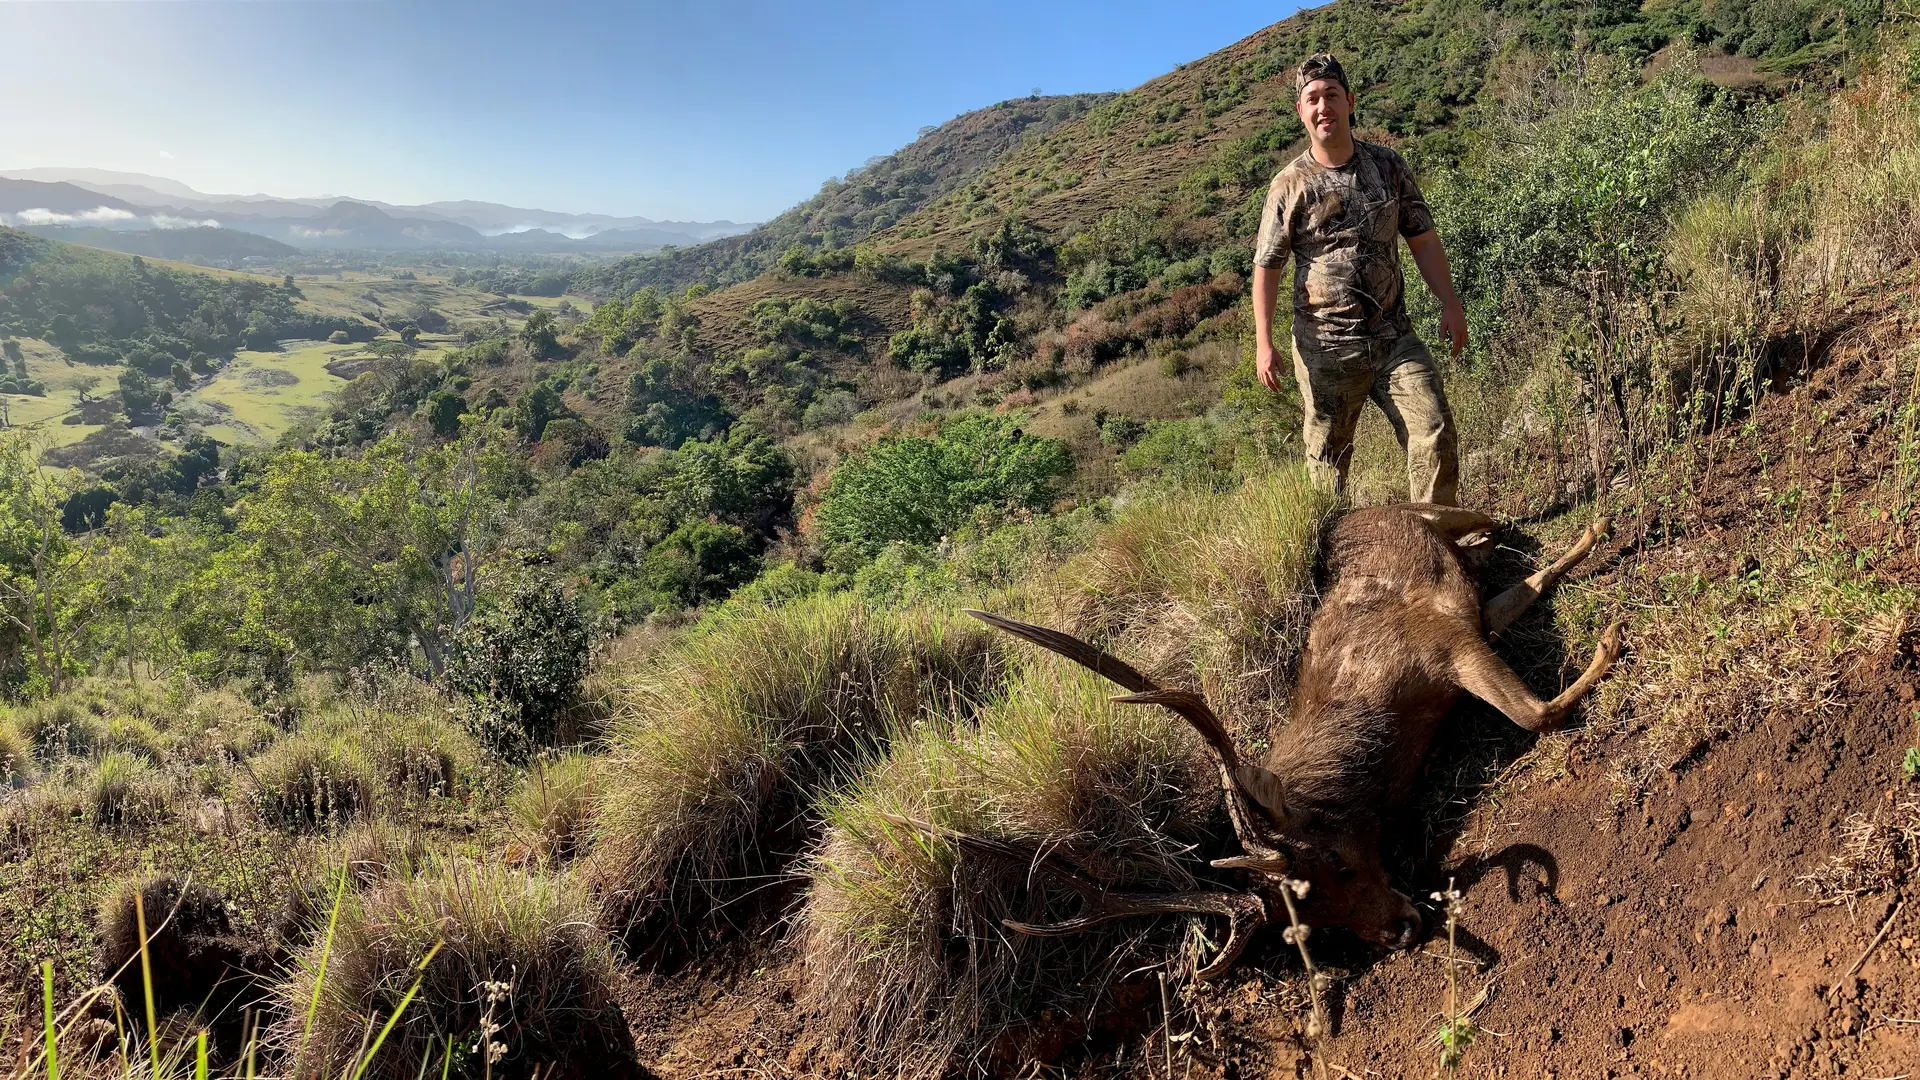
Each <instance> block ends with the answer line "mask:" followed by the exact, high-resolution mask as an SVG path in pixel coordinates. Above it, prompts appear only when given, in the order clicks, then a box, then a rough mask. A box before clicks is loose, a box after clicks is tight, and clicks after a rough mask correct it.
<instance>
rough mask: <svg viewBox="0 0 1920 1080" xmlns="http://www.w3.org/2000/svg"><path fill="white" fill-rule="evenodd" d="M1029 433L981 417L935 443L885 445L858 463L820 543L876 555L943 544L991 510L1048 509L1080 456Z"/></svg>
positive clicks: (827, 504) (846, 466)
mask: <svg viewBox="0 0 1920 1080" xmlns="http://www.w3.org/2000/svg"><path fill="white" fill-rule="evenodd" d="M1020 425H1021V420H1020V418H1019V417H1018V416H1013V415H1001V416H994V415H988V414H984V413H976V414H973V415H969V416H962V417H958V418H955V419H951V420H948V421H946V422H945V423H944V424H942V425H941V428H940V432H939V434H938V435H936V436H934V437H932V438H925V437H921V436H915V435H907V436H897V437H894V438H889V439H882V440H881V441H880V442H878V443H876V444H874V445H873V446H872V447H871V448H869V449H867V450H865V451H863V452H858V453H854V454H851V455H849V456H848V457H847V458H846V459H845V460H844V461H842V462H841V463H840V465H839V467H838V468H836V469H834V471H833V476H832V477H831V478H830V479H829V480H828V481H827V486H826V491H825V493H824V495H823V497H822V499H821V502H820V506H819V509H818V511H817V512H816V514H815V521H816V522H817V523H818V527H819V531H820V536H821V538H822V539H823V540H825V541H827V542H828V543H829V544H834V545H844V546H846V547H848V548H851V549H853V550H856V551H859V552H861V553H863V554H865V555H868V556H872V555H874V554H877V553H878V552H879V551H880V549H881V548H883V547H885V546H886V545H888V544H890V543H896V542H897V543H906V544H920V545H927V546H931V545H933V544H936V543H938V542H939V541H940V539H941V538H942V537H945V536H949V535H951V534H953V533H954V532H955V531H956V530H958V529H959V528H960V527H961V526H962V525H963V524H966V523H967V522H968V521H970V520H972V519H974V517H975V515H976V513H977V512H979V511H981V510H983V509H985V510H989V511H994V510H998V511H1003V512H1004V511H1012V510H1016V509H1020V508H1028V509H1035V510H1039V509H1045V508H1046V507H1047V506H1048V504H1050V503H1051V502H1052V501H1053V492H1054V482H1055V481H1056V480H1058V479H1059V478H1060V477H1062V476H1065V475H1066V474H1067V473H1069V472H1071V471H1072V470H1073V456H1072V455H1071V454H1069V453H1068V452H1067V448H1066V445H1065V444H1064V443H1062V442H1061V441H1060V440H1058V439H1043V438H1038V437H1036V436H1032V435H1028V434H1026V433H1025V432H1024V431H1023V430H1022V429H1021V426H1020Z"/></svg>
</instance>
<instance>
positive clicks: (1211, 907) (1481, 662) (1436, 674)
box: [955, 504, 1621, 977]
mask: <svg viewBox="0 0 1920 1080" xmlns="http://www.w3.org/2000/svg"><path fill="white" fill-rule="evenodd" d="M1495 527H1496V523H1495V522H1494V521H1493V519H1491V518H1489V517H1487V516H1485V515H1483V514H1479V513H1475V512H1473V511H1470V510H1461V509H1458V508H1455V507H1447V506H1435V505H1427V504H1406V505H1401V506H1386V507H1377V508H1373V509H1367V510H1359V511H1354V512H1352V513H1349V514H1347V515H1346V516H1345V517H1343V518H1341V519H1340V521H1339V522H1337V523H1336V524H1335V525H1334V526H1333V527H1332V528H1331V529H1330V530H1329V531H1328V533H1327V535H1326V537H1325V540H1324V546H1323V549H1322V556H1323V559H1322V563H1323V567H1324V570H1325V579H1326V583H1325V588H1324V594H1325V595H1324V599H1323V600H1322V602H1321V605H1320V608H1319V610H1318V611H1317V612H1316V613H1315V614H1314V617H1313V622H1312V624H1311V626H1310V628H1309V631H1308V638H1307V647H1306V650H1305V651H1304V653H1303V654H1302V656H1301V661H1300V672H1299V676H1298V678H1297V679H1296V681H1295V693H1294V700H1293V708H1292V718H1291V721H1290V722H1289V723H1288V724H1287V725H1286V727H1284V728H1283V729H1281V730H1280V731H1278V732H1276V733H1274V740H1273V749H1272V750H1271V752H1270V753H1269V754H1268V755H1267V757H1266V759H1265V762H1264V763H1263V764H1262V765H1257V766H1254V765H1243V764H1241V763H1240V759H1239V756H1238V753H1237V750H1236V747H1235V745H1234V742H1233V739H1232V736H1231V735H1229V734H1228V732H1227V730H1226V728H1225V726H1224V725H1223V724H1221V723H1220V721H1219V719H1218V718H1217V717H1216V716H1215V715H1214V714H1213V711H1212V710H1211V709H1210V708H1208V706H1207V704H1206V702H1205V701H1204V700H1203V699H1202V698H1201V697H1200V696H1199V695H1197V694H1194V693H1191V692H1188V691H1184V690H1177V689H1168V688H1163V687H1160V686H1158V685H1156V684H1155V683H1154V682H1153V681H1152V680H1150V679H1148V678H1147V677H1146V676H1144V675H1142V674H1141V673H1140V672H1138V671H1136V670H1134V669H1133V668H1132V667H1131V666H1129V665H1127V664H1126V663H1125V662H1124V661H1121V660H1120V659H1118V658H1117V657H1114V656H1112V655H1109V654H1108V653H1105V652H1103V651H1101V650H1099V649H1097V648H1095V647H1094V646H1092V645H1089V644H1087V643H1086V642H1084V641H1080V640H1079V639H1077V638H1074V637H1070V636H1068V635H1066V634H1062V633H1059V632H1058V631H1053V630H1048V629H1046V628H1044V627H1039V626H1031V625H1028V624H1026V623H1020V622H1015V621H1013V620H1011V619H1006V618H1002V617H1000V616H997V615H989V614H986V613H984V612H973V613H972V614H974V615H976V616H977V617H979V618H981V619H983V620H985V621H986V622H988V623H990V624H991V625H993V626H996V627H999V628H1000V629H1002V630H1006V631H1007V632H1009V633H1012V634H1016V635H1018V636H1020V637H1023V638H1026V639H1027V640H1029V641H1032V642H1034V643H1035V644H1038V645H1041V646H1044V647H1045V648H1048V649H1050V650H1052V651H1054V652H1057V653H1059V654H1061V655H1062V656H1065V657H1067V658H1069V659H1072V660H1074V661H1076V662H1078V663H1080V664H1083V665H1085V666H1086V667H1089V668H1092V669H1093V670H1094V671H1096V672H1099V673H1100V674H1101V675H1104V676H1105V677H1107V678H1109V679H1111V680H1113V681H1114V682H1116V683H1118V684H1120V685H1121V686H1124V687H1126V688H1127V689H1128V690H1131V691H1133V693H1131V694H1130V695H1127V696H1125V697H1122V698H1119V699H1117V700H1120V701H1126V702H1130V703H1134V704H1155V705H1162V706H1165V707H1167V708H1169V709H1171V710H1173V711H1174V712H1176V713H1178V714H1179V715H1180V716H1182V717H1184V718H1185V719H1186V720H1187V721H1188V722H1189V723H1191V724H1192V725H1193V726H1194V728H1195V729H1196V730H1197V731H1199V733H1200V734H1201V736H1202V737H1203V738H1204V739H1205V740H1206V742H1207V745H1208V747H1209V748H1210V749H1211V751H1212V752H1213V755H1214V757H1215V759H1216V761H1217V763H1218V765H1219V770H1220V778H1221V787H1222V790H1223V792H1224V794H1225V796H1226V801H1227V811H1228V816H1229V818H1230V819H1231V820H1232V822H1233V827H1234V833H1235V835H1236V837H1237V838H1238V839H1239V841H1240V845H1241V848H1242V849H1243V850H1244V851H1245V852H1246V854H1244V855H1239V856H1233V857H1230V858H1224V859H1217V860H1215V861H1214V865H1215V866H1216V867H1220V868H1223V869H1234V870H1245V871H1248V872H1250V873H1251V874H1252V875H1253V876H1254V878H1255V880H1254V882H1253V883H1252V884H1253V885H1254V889H1253V891H1251V892H1243V893H1232V892H1226V893H1181V894H1173V895H1168V896H1160V897H1153V896H1145V897H1143V896H1127V897H1114V896H1112V895H1110V894H1108V893H1107V892H1106V891H1105V890H1103V889H1101V888H1100V887H1099V886H1098V885H1097V884H1095V883H1093V882H1091V881H1087V880H1084V879H1080V878H1079V877H1078V875H1075V874H1073V873H1072V872H1071V871H1068V870H1065V869H1063V868H1060V867H1057V866H1055V867H1050V868H1049V869H1050V872H1051V874H1052V875H1053V876H1055V877H1057V878H1060V879H1061V880H1062V881H1064V882H1066V883H1067V884H1069V885H1070V886H1071V887H1072V888H1074V889H1075V890H1076V891H1078V892H1079V893H1080V894H1081V895H1082V896H1084V897H1086V898H1087V903H1086V908H1087V910H1086V913H1085V914H1083V915H1082V916H1080V917H1079V918H1076V919H1071V920H1067V921H1065V922H1061V923H1056V924H1047V925H1038V926H1036V925H1028V924H1009V925H1012V926H1013V928H1014V929H1016V930H1019V931H1021V932H1024V933H1036V934H1056V933H1071V932H1074V931H1077V930H1080V929H1084V928H1085V927H1087V926H1090V925H1094V924H1096V923H1099V922H1103V921H1107V920H1110V919H1117V918H1126V917H1131V916H1136V915H1142V914H1151V913H1154V912H1190V913H1200V914H1209V915H1218V916H1222V917H1226V918H1227V919H1228V920H1229V934H1228V940H1227V943H1226V944H1225V945H1224V946H1223V947H1222V949H1221V952H1220V955H1219V956H1218V957H1217V958H1216V959H1215V960H1214V961H1213V962H1212V963H1210V964H1209V965H1207V966H1206V967H1205V968H1204V969H1202V970H1201V971H1200V972H1199V973H1197V974H1198V975H1199V977H1205V976H1207V975H1210V974H1213V973H1216V972H1218V971H1220V970H1223V969H1224V968H1225V967H1226V966H1228V965H1229V964H1230V963H1231V962H1232V961H1233V959H1234V957H1235V956H1237V955H1238V953H1239V951H1240V950H1241V949H1242V948H1244V947H1245V943H1246V941H1245V932H1246V931H1247V930H1248V929H1249V925H1250V924H1252V925H1257V924H1258V923H1260V922H1264V921H1266V919H1267V918H1268V917H1269V913H1270V912H1271V911H1272V910H1274V908H1273V905H1271V904H1269V903H1268V902H1266V900H1265V899H1264V898H1265V896H1266V895H1267V894H1269V893H1271V892H1272V891H1273V890H1275V889H1277V888H1281V887H1284V886H1283V883H1284V882H1286V881H1288V880H1290V879H1291V880H1294V881H1300V880H1304V881H1306V882H1308V883H1309V885H1310V889H1309V895H1308V896H1307V897H1306V898H1305V903H1304V905H1302V906H1303V909H1304V916H1303V917H1304V918H1305V920H1306V921H1307V922H1308V923H1310V924H1313V925H1320V926H1326V925H1338V926H1345V927H1348V928H1350V929H1351V930H1353V931H1354V933H1356V934H1357V935H1359V936H1360V937H1362V938H1365V939H1367V940H1370V941H1373V942H1376V943H1379V944H1382V945H1386V946H1389V947H1393V948H1405V947H1407V946H1410V945H1411V944H1413V942H1414V941H1415V940H1416V938H1417V935H1418V933H1419V929H1420V925H1421V921H1420V917H1419V914H1418V912H1417V911H1416V910H1415V908H1414V906H1413V904H1412V902H1411V901H1410V900H1408V899H1407V897H1406V896H1405V894H1403V893H1401V892H1399V891H1397V890H1395V889H1394V888H1393V886H1392V884H1391V882H1390V881H1389V879H1388V875H1387V872H1386V868H1385V866H1384V864H1383V863H1382V861H1381V856H1380V834H1381V829H1382V826H1383V825H1384V824H1385V823H1386V822H1387V821H1388V820H1389V815H1390V814H1391V813H1392V812H1393V811H1394V810H1396V809H1398V808H1399V807H1400V805H1401V804H1402V803H1404V802H1405V800H1406V797H1407V795H1408V793H1409V792H1410V791H1411V790H1412V788H1413V785H1414V782H1415V781H1416V780H1417V779H1418V777H1419V775H1420V772H1421V770H1422V769H1423V767H1424V766H1425V763H1426V757H1427V752H1428V750H1429V749H1430V748H1431V746H1432V744H1433V738H1434V733H1435V731H1436V730H1437V729H1438V728H1439V726H1440V722H1441V720H1442V719H1444V718H1445V716H1446V714H1447V711H1448V710H1449V709H1451V708H1452V707H1453V705H1454V703H1455V702H1456V701H1458V700H1459V697H1460V695H1461V693H1462V692H1465V693H1470V694H1473V695H1474V696H1476V697H1479V698H1481V699H1482V700H1484V701H1486V702H1487V703H1489V704H1491V705H1493V706H1494V707H1495V708H1498V709H1499V710H1500V711H1501V712H1503V713H1505V714H1506V715H1507V717H1509V718H1510V719H1512V720H1513V721H1514V722H1515V723H1517V724H1519V725H1521V726H1522V727H1525V728H1527V729H1528V730H1530V731H1546V730H1550V729H1552V728H1553V727H1555V726H1557V725H1558V724H1559V723H1560V722H1561V720H1563V719H1564V718H1565V717H1566V715H1567V713H1568V712H1569V711H1570V710H1571V709H1572V708H1573V706H1574V704H1575V703H1576V702H1578V701H1579V699H1580V698H1581V697H1582V696H1584V695H1585V694H1586V693H1587V692H1588V691H1589V690H1591V689H1592V688H1593V686H1594V684H1595V683H1597V682H1598V681H1599V680H1600V678H1601V677H1602V676H1604V675H1605V674H1606V672H1607V669H1608V668H1609V667H1611V666H1612V664H1613V662H1614V661H1615V660H1616V659H1617V658H1618V657H1619V654H1620V647H1621V634H1620V629H1621V628H1620V625H1619V624H1618V623H1616V624H1614V625H1613V626H1611V627H1609V628H1608V629H1607V631H1606V632H1605V633H1604V634H1603V635H1601V639H1600V643H1599V645H1598V646H1597V647H1596V648H1595V650H1594V654H1593V659H1592V661H1591V662H1590V663H1589V664H1588V665H1587V669H1586V671H1585V672H1583V673H1582V674H1581V676H1580V677H1579V678H1578V679H1576V680H1575V681H1574V682H1573V684H1572V685H1570V686H1568V687H1567V688H1566V689H1565V690H1564V691H1563V692H1562V693H1561V694H1560V695H1559V696H1558V697H1555V698H1554V699H1552V700H1551V701H1543V700H1541V699H1540V698H1539V697H1536V696H1535V695H1534V694H1533V692H1532V691H1531V690H1529V689H1528V688H1527V686H1526V684H1525V683H1524V682H1522V681H1521V680H1520V678H1519V676H1517V675H1515V674H1514V673H1513V670H1512V669H1511V668H1509V667H1507V665H1506V663H1505V662H1504V661H1502V660H1501V659H1500V658H1499V657H1498V656H1496V655H1495V654H1494V652H1493V650H1492V649H1491V648H1490V647H1489V646H1488V644H1487V635H1489V634H1494V635H1498V634H1499V633H1501V632H1502V631H1504V630H1505V629H1506V628H1507V627H1508V626H1509V625H1510V624H1511V623H1512V622H1513V620H1514V619H1515V618H1517V617H1518V616H1519V615H1520V613H1521V612H1523V611H1525V610H1526V608H1527V607H1528V606H1529V605H1530V604H1532V603H1533V601H1534V600H1536V599H1538V598H1539V597H1540V595H1541V593H1542V592H1544V591H1545V590H1546V589H1548V588H1551V587H1552V585H1553V583H1554V582H1555V581H1557V580H1559V578H1560V576H1561V575H1563V574H1565V573H1566V571H1567V570H1568V569H1570V568H1571V567H1572V566H1573V565H1574V564H1576V563H1578V562H1579V561H1580V560H1581V559H1584V558H1585V557H1586V556H1587V553H1588V552H1589V551H1591V550H1592V548H1593V546H1594V544H1596V543H1597V542H1598V541H1599V540H1600V538H1601V537H1602V536H1604V535H1605V534H1606V529H1607V523H1606V521H1605V519H1601V520H1600V521H1596V522H1595V523H1594V524H1593V525H1592V526H1590V527H1589V528H1588V529H1587V530H1586V532H1585V533H1584V534H1583V535H1582V536H1581V537H1580V539H1579V540H1578V541H1577V542H1576V543H1575V544H1574V546H1573V548H1572V549H1571V550H1570V551H1568V552H1567V554H1566V555H1564V556H1562V557H1561V558H1560V559H1559V560H1558V561H1556V562H1554V563H1553V564H1552V565H1550V566H1547V567H1544V568H1542V569H1541V570H1539V571H1538V572H1536V573H1535V574H1533V575H1532V576H1531V577H1529V578H1527V579H1526V580H1525V581H1523V582H1521V583H1520V584H1518V585H1515V586H1514V587H1513V588H1511V589H1508V590H1506V591H1505V592H1503V593H1501V594H1499V595H1498V596H1496V597H1494V598H1493V599H1492V600H1490V601H1487V602H1486V603H1485V604H1484V605H1482V603H1481V601H1480V596H1479V589H1478V587H1477V585H1476V584H1475V582H1474V579H1473V575H1472V574H1471V573H1470V572H1469V569H1468V567H1467V565H1466V562H1465V560H1464V559H1463V558H1462V554H1461V550H1460V546H1459V545H1460V541H1462V540H1463V539H1467V538H1470V537H1474V536H1478V535H1484V534H1486V533H1489V532H1491V531H1492V530H1493V529H1494V528H1495ZM1256 807H1257V809H1256ZM955 839H957V840H960V841H962V842H964V843H968V844H970V845H971V846H974V847H975V848H976V849H978V850H981V851H985V852H995V853H998V854H1001V855H1004V854H1005V852H1004V851H999V850H998V849H997V848H996V847H995V846H994V845H993V844H989V843H986V842H984V841H981V840H977V839H973V838H967V837H958V836H956V837H955ZM1043 868H1045V867H1043Z"/></svg>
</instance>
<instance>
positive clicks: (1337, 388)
mask: <svg viewBox="0 0 1920 1080" xmlns="http://www.w3.org/2000/svg"><path fill="white" fill-rule="evenodd" d="M1293 377H1294V379H1295V381H1297V382H1298V383H1299V384H1300V404H1301V408H1302V412H1303V413H1304V414H1305V421H1306V430H1305V431H1304V432H1303V433H1302V438H1303V439H1304V441H1305V443H1306V457H1307V467H1308V469H1309V471H1311V472H1312V473H1313V475H1314V478H1315V480H1316V481H1318V482H1320V483H1323V484H1327V485H1330V486H1331V487H1332V488H1333V489H1334V490H1335V491H1342V490H1344V489H1345V488H1346V484H1347V467H1348V466H1349V465H1350V464H1351V463H1352V461H1353V429H1354V427H1355V425H1357V424H1358V423H1359V421H1360V409H1361V407H1362V406H1364V405H1365V404H1366V402H1367V398H1369V397H1371V398H1372V399H1373V400H1374V403H1375V404H1377V405H1379V406H1380V411H1381V412H1383V413H1386V414H1387V420H1388V422H1389V423H1391V424H1392V425H1393V433H1394V434H1395V435H1396V436H1398V437H1399V439H1400V447H1401V449H1403V450H1405V451H1406V452H1407V498H1408V500H1409V501H1411V502H1426V503H1445V504H1446V505H1448V506H1456V505H1458V504H1459V486H1460V458H1459V450H1458V448H1457V446H1456V444H1455V440H1454V433H1453V414H1452V413H1451V412H1450V411H1449V410H1448V409H1447V395H1446V393H1445V392H1444V391H1442V390H1441V388H1440V369H1439V367H1438V366H1437V365H1436V364H1435V363H1434V362H1433V354H1432V353H1430V352H1428V351H1427V347H1426V345H1425V344H1424V343H1422V342H1421V340H1420V337H1419V335H1417V334H1411V333H1408V334H1402V335H1400V336H1399V337H1397V338H1382V339H1377V340H1367V341H1340V342H1320V341H1302V340H1301V339H1300V338H1299V337H1295V338H1294V340H1293Z"/></svg>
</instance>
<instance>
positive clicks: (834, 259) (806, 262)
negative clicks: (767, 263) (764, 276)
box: [779, 244, 854, 277]
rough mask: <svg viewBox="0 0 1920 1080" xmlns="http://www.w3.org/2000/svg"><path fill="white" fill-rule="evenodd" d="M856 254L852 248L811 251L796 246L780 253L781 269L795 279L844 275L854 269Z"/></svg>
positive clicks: (798, 245)
mask: <svg viewBox="0 0 1920 1080" xmlns="http://www.w3.org/2000/svg"><path fill="white" fill-rule="evenodd" d="M853 261H854V252H853V249H852V248H821V249H819V250H817V251H809V250H808V249H807V248H806V247H805V246H803V245H800V244H795V245H793V246H792V247H790V248H788V249H787V250H785V251H783V252H781V253H780V262H779V266H780V269H782V270H784V271H786V272H787V273H789V274H792V275H794V276H795V277H825V276H826V275H828V274H844V273H846V272H847V271H849V270H852V269H853Z"/></svg>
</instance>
